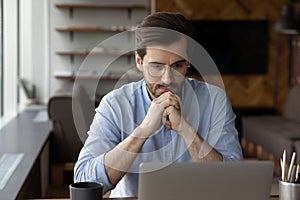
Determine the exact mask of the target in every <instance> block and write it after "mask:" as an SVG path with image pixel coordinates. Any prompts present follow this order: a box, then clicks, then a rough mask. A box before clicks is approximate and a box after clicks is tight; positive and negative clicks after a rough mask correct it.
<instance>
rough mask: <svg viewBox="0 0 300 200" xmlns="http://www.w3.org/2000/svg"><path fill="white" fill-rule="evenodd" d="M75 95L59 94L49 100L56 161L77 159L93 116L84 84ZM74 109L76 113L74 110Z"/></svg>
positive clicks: (51, 147) (91, 104) (52, 155)
mask: <svg viewBox="0 0 300 200" xmlns="http://www.w3.org/2000/svg"><path fill="white" fill-rule="evenodd" d="M73 93H74V95H73V98H72V94H70V93H69V94H56V95H55V96H53V97H51V98H50V99H49V102H48V114H49V118H50V119H51V120H52V122H53V134H52V137H51V146H50V154H51V161H52V162H56V163H65V162H75V161H76V160H77V158H78V154H79V151H80V149H81V148H82V146H83V142H84V141H85V139H86V137H87V131H88V129H89V125H90V123H91V121H92V118H93V115H94V107H93V103H92V101H90V100H89V98H88V95H87V93H86V92H85V91H84V88H82V87H76V88H75V87H74V92H73ZM73 111H74V112H73Z"/></svg>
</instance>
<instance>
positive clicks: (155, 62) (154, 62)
mask: <svg viewBox="0 0 300 200" xmlns="http://www.w3.org/2000/svg"><path fill="white" fill-rule="evenodd" d="M184 61H186V60H185V59H182V60H178V61H176V62H174V63H172V64H171V65H170V66H172V65H174V64H177V63H181V62H184ZM148 64H156V65H166V64H165V63H161V62H158V61H152V62H149V63H148Z"/></svg>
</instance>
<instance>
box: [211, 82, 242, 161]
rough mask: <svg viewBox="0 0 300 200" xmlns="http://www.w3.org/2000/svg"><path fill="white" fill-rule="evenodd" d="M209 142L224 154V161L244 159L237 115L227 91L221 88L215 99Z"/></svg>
mask: <svg viewBox="0 0 300 200" xmlns="http://www.w3.org/2000/svg"><path fill="white" fill-rule="evenodd" d="M207 141H208V143H209V144H210V145H211V146H213V147H214V148H215V149H216V150H217V151H219V152H220V153H221V154H222V156H223V160H224V161H240V160H242V159H243V155H242V150H241V146H240V142H239V139H238V132H237V130H236V128H235V114H234V113H233V111H232V107H231V104H230V101H229V99H228V97H227V95H226V93H225V91H223V90H222V89H220V88H219V89H218V90H217V92H216V94H215V95H214V99H213V109H212V115H211V126H210V130H209V134H208V139H207Z"/></svg>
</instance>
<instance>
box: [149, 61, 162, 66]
mask: <svg viewBox="0 0 300 200" xmlns="http://www.w3.org/2000/svg"><path fill="white" fill-rule="evenodd" d="M148 64H155V65H165V63H161V62H157V61H153V62H149V63H148Z"/></svg>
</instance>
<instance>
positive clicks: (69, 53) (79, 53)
mask: <svg viewBox="0 0 300 200" xmlns="http://www.w3.org/2000/svg"><path fill="white" fill-rule="evenodd" d="M56 54H57V55H61V56H88V55H92V56H101V55H103V56H118V55H119V56H134V52H128V53H125V54H122V53H121V52H96V51H92V52H89V51H57V52H56Z"/></svg>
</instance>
